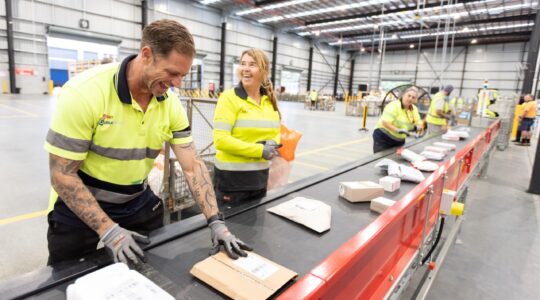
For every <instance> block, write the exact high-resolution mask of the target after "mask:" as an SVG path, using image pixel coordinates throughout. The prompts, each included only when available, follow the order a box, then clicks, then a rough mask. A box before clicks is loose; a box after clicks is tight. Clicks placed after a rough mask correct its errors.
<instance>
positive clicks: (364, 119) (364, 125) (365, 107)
mask: <svg viewBox="0 0 540 300" xmlns="http://www.w3.org/2000/svg"><path fill="white" fill-rule="evenodd" d="M363 104H364V107H363V108H364V109H363V111H362V128H360V129H358V130H360V131H368V130H369V129H367V128H366V121H367V114H368V106H367V103H365V102H364V103H363Z"/></svg>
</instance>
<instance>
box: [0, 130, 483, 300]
mask: <svg viewBox="0 0 540 300" xmlns="http://www.w3.org/2000/svg"><path fill="white" fill-rule="evenodd" d="M484 130H485V129H483V128H471V131H470V138H469V139H467V140H464V141H460V142H449V141H444V142H449V143H454V144H456V145H457V149H456V151H453V152H450V155H448V156H447V157H446V158H445V160H444V161H446V160H448V159H449V158H450V157H452V156H453V155H454V154H455V153H456V152H458V151H459V150H460V149H462V148H463V147H465V146H466V145H467V144H468V143H469V142H471V141H472V140H473V139H474V138H475V137H476V136H478V135H479V134H480V133H482V132H483V131H484ZM437 141H443V140H442V139H441V138H440V137H434V138H430V139H427V140H420V141H419V142H418V143H416V144H414V145H412V146H408V147H407V148H408V149H411V150H413V151H415V152H416V153H420V152H421V151H422V150H423V148H424V147H425V146H428V145H432V144H433V143H434V142H437ZM370 146H371V145H370ZM386 158H390V159H392V160H394V161H396V162H399V163H405V164H406V163H407V162H405V161H403V160H401V159H400V158H398V157H397V156H396V155H395V154H390V155H388V156H386ZM377 161H378V160H375V161H371V162H369V163H366V164H364V165H361V166H359V167H357V168H355V169H353V170H350V171H347V172H345V173H342V174H340V175H337V176H333V177H330V178H328V179H326V180H324V181H322V182H319V183H317V184H313V185H307V186H306V187H304V188H301V189H300V190H298V191H296V192H293V193H292V194H288V195H286V196H283V197H280V198H277V199H275V200H273V201H269V202H266V203H263V204H260V206H258V207H255V208H251V209H248V210H246V211H244V212H242V213H239V214H237V215H234V216H231V217H229V218H227V220H226V223H227V226H228V227H229V229H230V230H231V232H232V233H233V234H235V235H237V236H238V237H239V238H240V239H242V240H243V241H244V242H246V243H248V244H250V245H252V246H253V247H254V251H255V252H256V253H257V254H260V255H262V256H264V257H266V258H268V259H270V260H272V261H275V262H276V263H279V264H281V265H283V266H286V267H287V268H289V269H291V270H294V271H295V272H297V273H298V274H299V276H300V277H302V276H303V275H304V274H306V273H307V272H309V271H310V270H311V269H313V268H314V267H315V266H317V265H318V264H319V263H320V262H321V261H322V260H323V259H324V258H326V257H327V256H328V255H329V254H331V253H332V252H333V251H334V250H335V249H337V248H338V247H339V246H340V245H342V244H343V243H344V242H346V241H347V240H349V239H350V238H351V237H352V236H353V235H355V234H356V233H358V232H359V231H360V230H361V229H362V228H364V227H365V226H366V225H368V224H369V223H370V222H372V221H373V220H375V218H377V216H378V215H379V214H378V213H374V212H372V211H370V209H369V202H367V203H354V204H353V203H349V202H348V201H346V200H345V199H342V198H340V197H339V196H338V183H339V182H341V181H358V180H371V181H374V182H378V180H379V178H381V177H383V176H385V175H386V174H385V173H381V172H380V171H379V170H378V169H376V168H374V165H375V164H376V163H377ZM429 174H431V173H424V175H425V176H426V177H427V176H429ZM415 186H416V184H414V183H409V182H404V181H402V182H401V188H400V189H399V190H398V191H396V192H394V193H388V192H385V197H387V198H390V199H394V200H398V199H400V198H402V197H403V196H404V195H405V194H406V193H408V192H409V191H410V190H412V188H413V187H415ZM297 196H302V197H306V198H311V199H317V200H321V201H324V202H325V203H327V204H328V205H330V206H331V207H332V223H331V224H332V225H331V229H330V230H329V231H327V232H325V233H323V234H318V233H316V232H314V231H312V230H310V229H308V228H306V227H303V226H301V225H299V224H296V223H293V222H292V221H289V220H287V219H284V218H282V217H279V216H276V215H274V214H271V213H268V212H267V211H266V209H267V208H269V207H273V206H275V205H277V204H280V203H283V202H285V201H287V200H290V199H292V198H294V197H297ZM269 198H271V197H269ZM199 219H200V218H199ZM188 220H189V219H188ZM194 220H197V219H194ZM198 221H202V220H198ZM192 222H194V221H192ZM180 223H181V222H180ZM199 223H202V222H199ZM178 224H179V223H175V224H172V225H169V226H166V227H165V228H163V229H161V230H160V232H158V234H157V235H156V237H155V238H156V239H158V238H159V235H170V231H174V230H177V229H178V228H179V226H181V225H178ZM173 225H174V226H173ZM153 241H154V239H153ZM209 248H210V230H209V229H207V228H202V229H198V230H195V231H193V232H191V233H187V234H185V235H183V236H181V237H178V238H175V239H172V240H170V241H167V242H164V243H163V244H161V245H158V246H156V247H154V248H151V249H150V250H148V251H146V254H147V257H148V263H147V265H146V266H145V267H144V269H143V270H142V273H143V274H144V275H146V276H147V277H149V278H150V279H152V280H153V281H154V282H156V283H157V284H158V285H160V286H162V287H163V288H164V289H165V290H167V291H168V292H169V293H171V294H172V295H173V296H174V297H175V298H178V299H188V298H189V299H220V298H225V296H224V295H221V294H220V293H219V292H217V291H215V290H213V289H212V288H211V287H209V286H207V285H206V284H204V283H202V282H201V281H199V280H197V279H195V278H194V277H192V276H191V274H189V270H190V269H191V267H192V266H193V265H194V264H195V263H196V262H198V261H201V260H203V259H205V258H206V257H207V256H208V251H209ZM48 273H50V271H49V272H48ZM43 276H44V275H43V272H42V273H41V275H40V276H36V278H40V279H42V277H43ZM26 280H27V281H28V280H29V279H28V278H26ZM72 282H73V280H69V281H67V282H65V283H62V284H59V285H56V286H54V287H51V288H48V289H46V290H44V291H42V292H40V293H38V294H36V296H37V297H39V299H58V298H59V297H60V298H62V297H65V296H64V294H65V290H66V287H67V285H68V284H70V283H72ZM26 286H28V285H26ZM34 286H39V284H37V283H34ZM15 288H17V284H11V285H6V284H2V285H0V291H2V293H0V298H3V297H5V296H6V295H8V297H9V296H11V297H13V296H16V295H18V294H19V293H20V292H21V291H16V290H14V289H15ZM23 288H24V286H23ZM6 292H7V293H6ZM2 294H3V295H2Z"/></svg>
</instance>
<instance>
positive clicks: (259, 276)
mask: <svg viewBox="0 0 540 300" xmlns="http://www.w3.org/2000/svg"><path fill="white" fill-rule="evenodd" d="M190 273H191V275H193V276H195V277H197V278H199V279H200V280H202V281H204V282H206V283H207V284H208V285H210V286H212V287H213V288H215V289H216V290H218V291H220V292H222V293H223V294H225V295H227V296H229V297H231V298H232V299H246V300H247V299H250V300H251V299H253V300H256V299H268V298H269V297H270V296H272V295H273V294H274V293H275V292H276V291H277V290H279V289H280V288H281V287H282V286H283V285H285V284H286V283H287V282H288V281H289V280H291V279H293V278H295V277H296V276H297V275H298V274H296V273H295V272H293V271H291V270H289V269H287V268H285V267H283V266H280V265H278V264H276V263H274V262H272V261H270V260H268V259H266V258H264V257H262V256H260V255H257V254H255V253H253V252H248V256H247V257H240V258H238V259H237V260H233V259H231V258H229V257H228V256H227V254H225V253H224V252H219V253H217V254H215V255H213V256H210V257H208V258H206V259H205V260H203V261H200V262H198V263H196V264H195V265H194V266H193V268H191V271H190Z"/></svg>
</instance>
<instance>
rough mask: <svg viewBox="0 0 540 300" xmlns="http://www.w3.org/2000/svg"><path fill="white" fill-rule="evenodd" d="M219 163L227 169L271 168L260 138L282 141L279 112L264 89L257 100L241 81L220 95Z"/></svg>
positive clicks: (216, 132) (216, 123) (217, 124)
mask: <svg viewBox="0 0 540 300" xmlns="http://www.w3.org/2000/svg"><path fill="white" fill-rule="evenodd" d="M213 138H214V145H215V147H216V150H217V152H216V167H217V168H219V169H220V170H226V171H254V170H265V169H268V167H269V164H268V161H267V160H265V159H264V158H262V153H263V145H262V144H259V143H257V142H260V141H265V140H274V141H275V142H276V143H278V144H279V141H280V116H279V113H278V112H277V111H275V110H274V107H273V106H272V103H271V102H270V99H269V97H268V96H267V95H265V94H264V89H261V102H260V104H257V103H256V102H255V101H254V100H253V99H251V98H250V97H248V95H247V93H246V91H245V90H244V88H243V87H242V85H241V84H240V85H239V86H237V87H235V88H233V89H229V90H227V91H225V92H223V94H221V96H220V97H219V100H218V103H217V106H216V111H215V114H214V130H213Z"/></svg>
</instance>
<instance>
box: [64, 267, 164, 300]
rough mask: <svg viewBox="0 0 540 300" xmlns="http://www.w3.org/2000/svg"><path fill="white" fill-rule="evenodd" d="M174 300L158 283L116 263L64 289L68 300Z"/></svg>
mask: <svg viewBox="0 0 540 300" xmlns="http://www.w3.org/2000/svg"><path fill="white" fill-rule="evenodd" d="M134 295H136V296H137V299H149V300H150V299H152V300H174V297H173V296H171V295H170V294H168V293H167V292H166V291H165V290H163V289H162V288H161V287H159V286H158V285H157V284H155V283H154V282H152V281H151V280H150V279H148V278H146V277H145V276H143V275H142V274H140V273H139V272H137V271H135V270H130V269H129V268H128V266H127V265H126V264H123V263H115V264H112V265H109V266H106V267H104V268H101V269H99V270H97V271H94V272H92V273H90V274H86V275H84V276H82V277H80V278H78V279H77V280H75V283H72V284H70V285H69V286H68V287H67V290H66V299H67V300H95V299H108V300H128V299H135V298H134Z"/></svg>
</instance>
